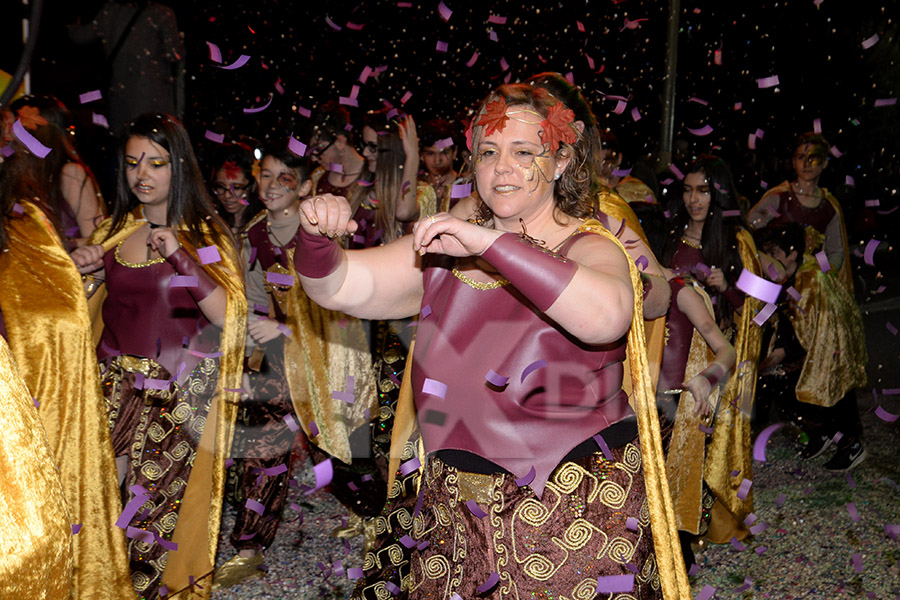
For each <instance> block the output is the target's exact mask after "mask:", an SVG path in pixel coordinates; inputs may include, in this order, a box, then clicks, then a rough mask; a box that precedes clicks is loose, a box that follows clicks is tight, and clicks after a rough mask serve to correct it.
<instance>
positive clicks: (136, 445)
mask: <svg viewBox="0 0 900 600" xmlns="http://www.w3.org/2000/svg"><path fill="white" fill-rule="evenodd" d="M124 139H125V144H124V148H123V152H122V154H121V155H120V159H119V169H120V171H119V173H120V175H119V182H118V195H117V198H116V203H115V207H114V210H113V214H112V216H111V217H110V218H109V219H107V220H105V221H103V222H102V223H101V224H100V226H99V227H98V228H97V231H95V232H94V235H93V237H92V239H91V242H93V244H92V245H89V246H86V247H84V248H79V249H78V250H76V251H75V252H73V254H72V258H73V259H74V260H75V263H76V265H78V267H79V270H81V271H82V272H83V273H89V274H90V275H89V278H88V282H89V286H91V287H93V286H96V284H97V283H98V282H105V283H104V286H103V287H104V288H105V292H106V293H105V299H104V300H103V308H102V314H103V331H102V334H101V337H100V343H99V346H98V348H97V354H98V356H99V358H100V361H101V365H102V366H103V369H104V370H103V388H104V392H105V394H106V403H107V409H108V412H109V425H110V427H111V430H112V443H113V448H114V451H115V454H116V464H117V467H118V469H119V475H120V477H121V478H123V479H124V483H125V488H126V489H127V490H128V495H127V499H128V502H127V504H126V510H125V511H124V512H125V515H124V516H123V517H122V519H123V520H126V521H128V523H127V524H125V525H126V527H127V532H128V533H127V535H128V537H129V540H128V550H129V555H130V558H131V569H132V581H133V583H134V589H135V591H137V592H138V595H139V597H140V598H147V599H154V600H155V599H156V598H157V596H158V595H163V596H165V595H166V593H171V594H174V596H173V597H176V598H179V599H181V598H208V597H209V593H210V587H211V586H210V581H209V580H208V579H205V578H207V577H209V576H210V575H211V573H212V568H213V564H214V560H215V550H216V544H217V541H218V528H219V516H220V513H221V508H222V491H223V485H224V480H225V467H224V461H225V458H226V457H227V456H229V452H230V446H231V438H232V427H233V424H234V418H235V404H236V402H237V400H238V393H239V388H240V385H241V381H240V377H241V369H242V363H243V360H242V359H243V349H244V336H245V333H246V306H247V305H246V299H245V297H244V286H243V279H242V277H241V268H240V264H239V260H238V258H237V257H236V252H235V249H234V245H233V242H232V238H231V235H230V232H229V230H228V227H227V225H225V224H224V223H223V222H222V220H221V219H220V218H219V217H217V216H216V214H215V210H214V209H213V206H212V203H211V201H210V199H209V196H208V195H207V193H206V189H205V186H204V182H203V178H202V176H201V175H200V170H199V168H198V166H197V160H196V158H195V157H194V153H193V151H192V150H191V145H190V140H189V139H188V136H187V132H186V131H185V130H184V127H182V125H181V124H180V123H179V122H178V121H177V120H175V118H174V117H171V116H169V115H164V114H146V115H142V116H141V117H138V118H137V119H136V120H135V121H134V122H133V123H131V124H130V126H129V127H128V131H127V135H126V136H125V138H124ZM129 507H130V508H131V510H129ZM123 524H124V523H123ZM195 584H196V585H195Z"/></svg>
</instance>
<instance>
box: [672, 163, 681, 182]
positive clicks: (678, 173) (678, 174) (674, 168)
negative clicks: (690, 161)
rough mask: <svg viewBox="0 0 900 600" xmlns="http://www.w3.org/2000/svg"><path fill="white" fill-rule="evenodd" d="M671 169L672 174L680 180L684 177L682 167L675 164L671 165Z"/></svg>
mask: <svg viewBox="0 0 900 600" xmlns="http://www.w3.org/2000/svg"><path fill="white" fill-rule="evenodd" d="M669 170H670V171H671V172H672V175H674V176H675V177H677V178H678V181H681V180H682V179H684V173H682V172H681V169H679V168H678V167H677V166H675V164H671V165H669Z"/></svg>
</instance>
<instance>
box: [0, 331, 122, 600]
mask: <svg viewBox="0 0 900 600" xmlns="http://www.w3.org/2000/svg"><path fill="white" fill-rule="evenodd" d="M0 414H2V415H3V426H2V427H0V598H28V599H29V600H67V599H68V598H69V593H70V590H71V586H72V527H71V521H70V519H69V514H68V512H67V511H66V499H65V497H64V495H63V489H62V483H61V482H60V479H59V473H58V472H57V471H56V462H55V461H54V459H53V452H52V450H51V449H50V444H49V443H48V441H47V436H46V434H45V433H44V426H43V425H42V424H41V421H40V417H39V416H38V412H37V409H36V408H35V406H34V403H33V402H32V400H31V394H29V393H28V389H26V387H25V382H24V381H22V378H21V377H20V376H19V373H18V370H17V368H16V365H15V363H14V362H13V359H12V355H11V354H10V351H9V347H8V346H7V345H6V342H5V341H4V340H3V338H2V337H0ZM79 535H80V534H79ZM122 546H123V550H124V544H123V545H122Z"/></svg>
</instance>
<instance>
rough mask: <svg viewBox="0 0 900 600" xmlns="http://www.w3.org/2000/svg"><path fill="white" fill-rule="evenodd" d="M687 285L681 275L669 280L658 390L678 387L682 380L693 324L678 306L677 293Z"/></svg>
mask: <svg viewBox="0 0 900 600" xmlns="http://www.w3.org/2000/svg"><path fill="white" fill-rule="evenodd" d="M686 285H688V284H687V282H685V280H684V279H683V278H681V277H676V278H674V279H672V280H671V281H669V287H670V288H671V289H672V302H671V303H670V304H669V312H668V313H666V330H667V336H666V347H665V349H664V350H663V355H662V363H661V364H660V367H659V383H658V384H657V386H656V389H657V390H659V391H661V392H662V391H665V390H671V389H674V388H680V387H681V384H682V383H683V382H684V371H685V368H686V367H687V360H688V354H690V351H691V338H692V337H693V336H694V325H693V324H692V323H691V322H690V320H689V319H688V317H687V315H686V314H684V313H683V312H682V311H681V309H680V308H678V293H679V292H680V291H681V290H683V289H684V287H685V286H686Z"/></svg>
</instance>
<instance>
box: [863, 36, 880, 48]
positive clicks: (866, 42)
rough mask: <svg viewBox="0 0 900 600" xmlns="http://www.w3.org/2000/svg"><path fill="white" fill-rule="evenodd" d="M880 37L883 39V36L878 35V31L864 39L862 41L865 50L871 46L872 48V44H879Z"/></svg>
mask: <svg viewBox="0 0 900 600" xmlns="http://www.w3.org/2000/svg"><path fill="white" fill-rule="evenodd" d="M879 39H881V38H879V37H878V34H877V33H876V34H875V35H873V36H872V37H869V38H866V39H864V40H863V41H862V47H863V50H868V49H869V48H871V47H872V46H874V45H875V44H877V43H878V40H879Z"/></svg>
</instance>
